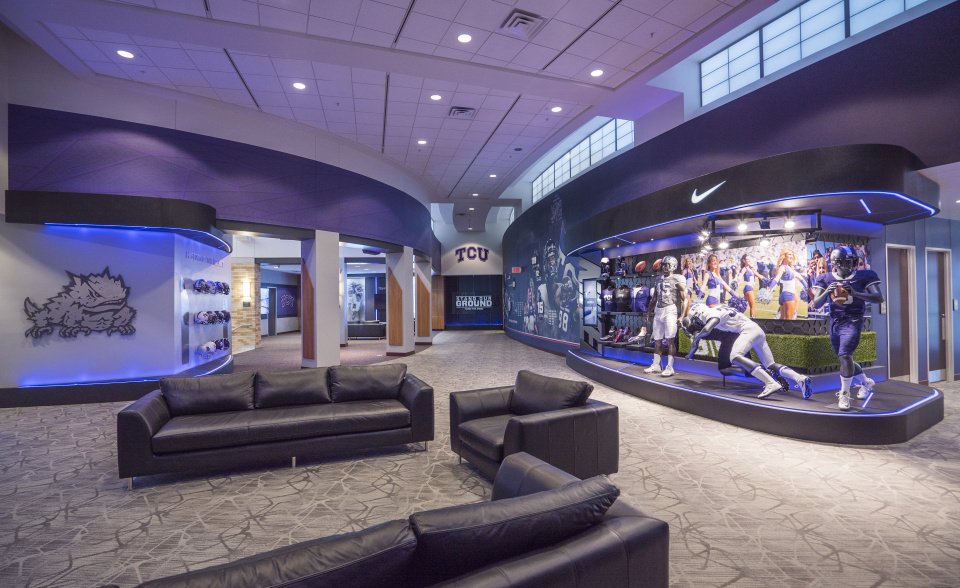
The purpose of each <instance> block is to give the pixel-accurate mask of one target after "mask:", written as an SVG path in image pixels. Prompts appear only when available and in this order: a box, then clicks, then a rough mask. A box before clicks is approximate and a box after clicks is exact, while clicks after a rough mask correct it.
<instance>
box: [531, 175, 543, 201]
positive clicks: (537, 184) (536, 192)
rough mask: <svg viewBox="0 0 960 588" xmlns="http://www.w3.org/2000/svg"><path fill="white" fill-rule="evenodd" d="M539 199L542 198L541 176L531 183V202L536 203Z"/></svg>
mask: <svg viewBox="0 0 960 588" xmlns="http://www.w3.org/2000/svg"><path fill="white" fill-rule="evenodd" d="M541 198H543V174H540V175H539V176H537V179H535V180H534V181H533V201H534V202H536V201H537V200H540V199H541Z"/></svg>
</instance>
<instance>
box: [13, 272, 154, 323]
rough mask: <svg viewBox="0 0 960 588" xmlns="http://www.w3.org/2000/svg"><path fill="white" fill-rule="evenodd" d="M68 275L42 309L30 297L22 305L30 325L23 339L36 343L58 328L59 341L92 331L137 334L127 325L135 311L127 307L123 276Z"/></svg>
mask: <svg viewBox="0 0 960 588" xmlns="http://www.w3.org/2000/svg"><path fill="white" fill-rule="evenodd" d="M67 275H68V276H69V277H70V283H69V284H67V285H66V286H64V287H63V291H62V292H60V293H59V294H57V295H56V296H53V297H51V298H48V299H47V301H46V302H45V303H44V304H43V306H37V305H36V304H34V303H33V302H32V301H31V300H30V298H29V297H27V298H26V299H25V300H24V301H23V310H24V312H26V313H27V318H28V319H29V320H31V321H33V326H32V327H30V328H29V329H27V331H26V333H24V336H25V337H33V338H35V339H39V338H40V337H43V336H44V335H47V334H49V333H52V332H53V328H54V327H60V336H61V337H76V336H77V334H78V333H83V334H84V335H89V334H90V333H91V332H93V331H97V332H100V331H106V332H107V335H112V334H113V333H120V334H121V335H132V334H133V333H135V332H136V331H137V329H136V328H134V326H133V325H132V324H130V323H132V322H133V319H134V317H135V316H137V311H136V310H134V309H132V308H130V307H129V306H127V297H128V296H129V295H130V288H127V287H126V286H125V285H124V283H123V276H120V275H117V276H116V277H114V276H112V275H110V268H109V267H106V268H104V269H103V273H99V274H87V275H85V276H79V275H77V274H73V273H70V272H67Z"/></svg>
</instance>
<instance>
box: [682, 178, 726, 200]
mask: <svg viewBox="0 0 960 588" xmlns="http://www.w3.org/2000/svg"><path fill="white" fill-rule="evenodd" d="M726 183H727V181H726V180H724V181H722V182H720V183H719V184H717V185H716V186H714V187H712V188H710V189H709V190H707V191H706V192H704V193H703V194H697V191H696V190H694V191H693V196H691V197H690V202H693V203H694V204H697V203H699V202H701V201H702V200H703V199H704V198H706V197H707V196H709V195H711V194H713V192H714V191H715V190H716V189H717V188H719V187H720V186H722V185H724V184H726Z"/></svg>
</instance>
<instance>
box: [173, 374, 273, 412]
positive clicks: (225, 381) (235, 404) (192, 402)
mask: <svg viewBox="0 0 960 588" xmlns="http://www.w3.org/2000/svg"><path fill="white" fill-rule="evenodd" d="M255 375H256V374H255V373H254V372H241V373H239V374H230V375H229V376H200V377H197V378H163V379H161V380H160V392H162V393H163V398H164V399H165V400H166V401H167V406H169V407H170V415H171V416H175V417H176V416H181V415H187V414H205V413H211V412H227V411H231V410H251V409H253V378H254V376H255Z"/></svg>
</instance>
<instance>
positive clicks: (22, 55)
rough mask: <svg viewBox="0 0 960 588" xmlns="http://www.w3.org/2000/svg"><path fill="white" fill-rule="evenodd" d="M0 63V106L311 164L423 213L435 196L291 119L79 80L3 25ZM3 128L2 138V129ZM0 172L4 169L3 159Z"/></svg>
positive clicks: (408, 176)
mask: <svg viewBox="0 0 960 588" xmlns="http://www.w3.org/2000/svg"><path fill="white" fill-rule="evenodd" d="M0 56H2V57H0V59H4V58H5V59H6V62H7V64H8V65H7V70H8V79H7V80H6V83H3V84H0V88H3V89H0V92H4V91H5V92H6V94H7V96H6V98H4V97H3V96H2V95H0V100H2V99H6V100H7V101H9V102H10V103H13V104H21V105H25V106H36V107H39V108H49V109H53V110H61V111H66V112H74V113H79V114H88V115H93V116H102V117H105V118H111V119H116V120H123V121H129V122H134V123H141V124H148V125H155V126H158V127H164V128H169V129H177V130H181V131H187V132H191V133H199V134H201V135H207V136H210V137H218V138H220V139H227V140H230V141H238V142H240V143H246V144H249V145H256V146H259V147H265V148H267V149H273V150H275V151H280V152H283V153H289V154H291V155H298V156H300V157H305V158H308V159H314V160H316V161H321V162H323V163H328V164H330V165H335V166H337V167H339V168H343V169H346V170H350V171H352V172H356V173H358V174H362V175H364V176H367V177H369V178H373V179H375V180H378V181H380V182H383V183H385V184H388V185H390V186H393V187H395V188H397V189H399V190H402V191H403V192H405V193H407V194H408V195H410V196H412V197H413V198H416V199H417V200H419V201H420V202H421V203H423V204H424V206H427V207H429V196H430V195H431V194H432V193H433V192H434V189H433V188H431V187H429V186H427V185H426V184H424V183H422V182H421V180H420V178H419V177H418V176H416V175H414V174H412V173H410V172H408V171H407V170H406V169H404V168H403V167H402V166H400V165H399V164H397V163H395V162H393V161H391V160H389V159H387V158H386V157H384V156H382V155H381V154H379V153H376V152H374V151H371V150H369V149H366V148H364V147H361V146H360V145H358V144H356V143H353V142H351V141H348V140H346V139H342V138H340V137H337V136H336V135H333V134H331V133H327V132H324V131H319V130H317V129H314V128H313V127H309V126H307V125H303V124H300V123H298V122H295V121H292V120H288V119H284V118H281V117H278V116H274V115H271V114H266V113H263V112H259V111H256V110H253V109H250V108H244V107H242V106H236V105H232V104H227V103H224V102H221V101H219V100H212V99H209V98H203V97H201V96H194V95H192V94H186V93H183V92H178V91H175V90H168V89H166V88H160V87H154V86H149V85H146V84H139V83H137V82H131V81H126V80H120V79H115V78H110V77H106V76H93V77H90V78H83V79H81V78H78V77H77V76H75V75H73V74H72V73H71V72H69V71H67V70H66V69H64V68H63V67H61V66H60V64H58V63H57V62H56V61H55V60H54V59H53V58H51V57H50V56H49V55H47V54H46V53H45V52H43V51H42V50H40V49H39V48H37V47H36V46H34V45H33V44H31V43H27V42H26V41H24V40H23V39H21V38H20V37H19V36H18V35H16V34H15V33H13V32H11V31H10V30H9V29H7V28H6V27H4V26H2V25H0ZM0 67H3V66H2V63H0ZM0 79H2V78H0ZM3 119H4V120H5V119H6V109H5V108H4V114H3ZM3 127H4V133H5V132H6V124H4V125H3ZM0 165H2V166H5V165H6V156H5V153H4V154H3V163H2V164H0Z"/></svg>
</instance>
